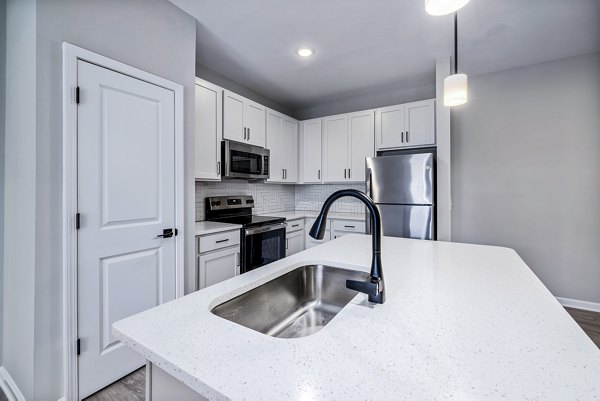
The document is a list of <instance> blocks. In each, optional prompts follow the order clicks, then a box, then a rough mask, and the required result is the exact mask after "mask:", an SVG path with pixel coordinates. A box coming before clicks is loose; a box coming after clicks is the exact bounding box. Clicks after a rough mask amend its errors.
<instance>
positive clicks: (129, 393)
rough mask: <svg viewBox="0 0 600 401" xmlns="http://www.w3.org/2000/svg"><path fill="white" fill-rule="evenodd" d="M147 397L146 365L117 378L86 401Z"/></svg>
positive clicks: (132, 400)
mask: <svg viewBox="0 0 600 401" xmlns="http://www.w3.org/2000/svg"><path fill="white" fill-rule="evenodd" d="M145 398H146V367H145V366H144V367H143V368H141V369H138V370H136V371H135V372H133V373H131V374H129V375H127V376H125V377H124V378H122V379H121V380H117V381H116V382H114V383H113V384H111V385H110V386H108V387H105V388H103V389H102V390H100V391H98V392H97V393H96V394H92V395H90V396H89V397H88V398H86V399H84V401H116V400H119V401H144V400H145Z"/></svg>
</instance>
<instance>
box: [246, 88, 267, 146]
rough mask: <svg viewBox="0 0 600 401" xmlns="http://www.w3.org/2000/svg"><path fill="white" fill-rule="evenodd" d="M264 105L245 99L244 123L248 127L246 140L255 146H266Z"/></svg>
mask: <svg viewBox="0 0 600 401" xmlns="http://www.w3.org/2000/svg"><path fill="white" fill-rule="evenodd" d="M265 112H266V109H265V107H264V106H262V105H260V104H258V103H256V102H253V101H250V100H248V99H246V100H245V108H244V124H245V126H246V129H247V137H246V141H247V142H248V143H249V144H251V145H255V146H260V147H263V148H264V147H265V138H266V128H265Z"/></svg>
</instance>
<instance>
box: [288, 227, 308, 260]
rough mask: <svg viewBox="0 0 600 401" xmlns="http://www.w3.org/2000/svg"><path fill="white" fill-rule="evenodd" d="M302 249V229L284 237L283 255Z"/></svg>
mask: <svg viewBox="0 0 600 401" xmlns="http://www.w3.org/2000/svg"><path fill="white" fill-rule="evenodd" d="M303 250H304V231H296V232H293V233H290V234H287V235H286V237H285V256H291V255H293V254H295V253H298V252H302V251H303Z"/></svg>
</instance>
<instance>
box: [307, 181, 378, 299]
mask: <svg viewBox="0 0 600 401" xmlns="http://www.w3.org/2000/svg"><path fill="white" fill-rule="evenodd" d="M345 196H351V197H353V198H356V199H358V200H360V201H362V203H364V204H365V205H366V206H367V209H369V214H370V215H371V236H372V238H373V258H372V260H371V273H370V274H369V279H368V280H367V281H357V280H346V287H347V288H349V289H351V290H355V291H359V292H362V293H364V294H367V295H369V302H373V303H377V304H382V303H384V302H385V286H384V284H383V270H382V267H381V215H380V214H379V209H377V206H376V205H375V203H374V202H373V200H372V199H371V198H369V197H368V196H367V195H365V194H364V193H362V192H360V191H357V190H356V189H342V190H341V191H336V192H334V193H333V194H331V196H330V197H329V198H327V200H326V201H325V203H324V204H323V208H322V209H321V212H320V213H319V216H317V219H316V220H315V223H314V224H313V226H312V228H311V229H310V233H309V235H310V236H311V237H313V238H315V239H323V236H324V235H325V225H326V223H327V214H328V213H329V208H330V207H331V205H332V204H333V202H335V201H336V200H338V199H339V198H343V197H345Z"/></svg>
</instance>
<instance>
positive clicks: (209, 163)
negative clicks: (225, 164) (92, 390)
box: [195, 80, 223, 180]
mask: <svg viewBox="0 0 600 401" xmlns="http://www.w3.org/2000/svg"><path fill="white" fill-rule="evenodd" d="M222 93H223V90H222V89H221V88H219V87H218V86H216V85H213V84H211V83H208V82H205V81H200V80H197V81H196V105H195V108H196V113H195V118H196V170H195V178H196V179H197V180H220V178H221V171H220V167H221V137H222V136H223V113H222V107H223V106H222V105H223V100H222Z"/></svg>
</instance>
